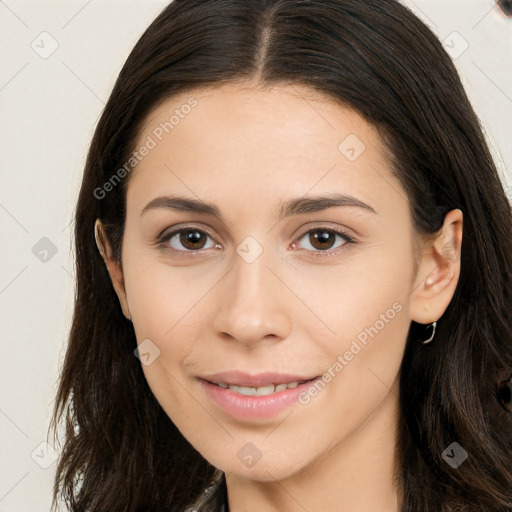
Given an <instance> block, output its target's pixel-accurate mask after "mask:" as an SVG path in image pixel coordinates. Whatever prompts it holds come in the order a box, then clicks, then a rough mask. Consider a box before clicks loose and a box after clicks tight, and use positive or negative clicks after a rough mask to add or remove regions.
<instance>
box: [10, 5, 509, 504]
mask: <svg viewBox="0 0 512 512" xmlns="http://www.w3.org/2000/svg"><path fill="white" fill-rule="evenodd" d="M404 3H405V4H407V5H408V6H410V7H411V8H412V9H413V10H414V11H415V12H416V13H417V14H418V15H419V16H420V17H421V18H422V19H423V20H424V21H425V22H426V23H427V24H428V25H429V26H430V27H431V28H432V29H433V30H434V32H435V33H436V34H437V35H438V37H439V38H440V39H441V40H443V41H444V42H445V47H446V48H447V50H448V51H449V52H450V54H451V56H452V58H453V59H454V61H455V64H456V66H457V68H458V70H459V72H460V73H461V75H462V79H463V82H464V85H465V87H466V89H467V92H468V94H469V97H470V99H471V101H472V102H473V105H474V107H475V109H476V111H477V114H478V116H479V117H480V119H481V121H482V123H483V125H484V127H485V129H486V133H487V136H488V138H489V143H490V144H491V148H492V151H493V154H494V156H495V158H496V161H497V164H498V167H499V170H500V175H501V177H502V180H503V183H504V185H505V186H506V187H510V188H509V189H508V193H509V197H512V175H511V174H507V172H506V171H505V169H512V144H510V138H511V135H512V126H511V120H512V73H511V67H510V64H511V61H510V55H511V50H512V20H509V19H507V18H505V17H504V16H503V15H502V14H500V13H499V12H498V11H497V9H496V8H495V6H494V2H493V1H492V0H435V1H433V0H414V2H413V1H410V0H404ZM166 4H167V1H166V0H145V1H140V0H139V1H135V0H124V1H113V0H88V1H87V0H79V1H74V0H73V1H71V0H67V1H60V2H50V1H41V0H37V1H36V0H33V1H22V0H4V1H2V0H0V33H1V36H0V37H1V59H2V60H1V66H0V109H1V110H0V111H1V118H0V119H1V122H0V141H1V148H2V151H1V153H0V155H1V161H0V168H1V171H0V228H1V231H0V233H1V240H2V251H1V273H0V312H1V319H0V339H1V357H0V447H1V452H0V512H14V511H16V512H21V511H24V512H25V511H29V510H30V511H49V509H50V492H51V487H52V484H53V477H54V471H55V458H56V455H57V451H58V446H57V447H53V446H51V445H49V444H48V443H47V442H46V441H47V431H48V421H49V417H50V412H51V410H52V407H53V399H54V394H55V390H56V384H57V377H58V372H59V367H60V364H61V363H62V359H63V356H64V352H65V347H66V342H67V334H68V331H69V327H70V320H71V315H72V311H73V309H72V308H73V294H74V276H73V267H74V264H73V255H72V240H71V235H72V229H73V220H72V215H73V209H74V205H75V202H76V198H77V193H78V190H79V186H80V182H81V174H82V169H83V165H84V161H85V156H86V152H87V148H88V144H89V142H90V139H91V136H92V133H93V130H94V127H95V124H96V122H97V120H98V117H99V115H100V112H101V110H102V108H103V106H104V104H105V102H106V100H107V98H108V96H109V94H110V91H111V88H112V86H113V84H114V81H115V79H116V76H117V74H118V72H119V70H120V68H121V66H122V65H123V63H124V61H125V59H126V57H127V56H128V53H129V52H130V50H131V48H132V47H133V45H134V44H135V42H136V41H137V39H138V38H139V36H140V35H141V34H142V32H143V31H144V30H145V28H146V27H147V26H148V25H149V23H150V22H151V21H152V20H153V19H154V18H155V17H156V15H157V14H158V13H159V12H160V10H161V9H162V8H163V7H164V6H165V5H166ZM50 440H51V439H50Z"/></svg>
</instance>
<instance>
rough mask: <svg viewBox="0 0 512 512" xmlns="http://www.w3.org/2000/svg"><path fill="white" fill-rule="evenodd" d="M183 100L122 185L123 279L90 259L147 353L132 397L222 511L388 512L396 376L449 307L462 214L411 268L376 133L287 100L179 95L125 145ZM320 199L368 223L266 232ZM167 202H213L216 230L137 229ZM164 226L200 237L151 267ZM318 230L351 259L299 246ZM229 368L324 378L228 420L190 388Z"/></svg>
mask: <svg viewBox="0 0 512 512" xmlns="http://www.w3.org/2000/svg"><path fill="white" fill-rule="evenodd" d="M191 96H193V97H194V98H195V99H196V100H197V102H198V104H197V106H196V107H195V109H193V110H192V111H191V112H190V113H189V114H188V115H186V116H184V118H183V119H180V122H179V124H177V125H176V126H175V127H174V128H173V130H172V131H170V132H169V134H166V135H165V136H164V137H163V138H162V140H161V141H159V142H158V144H157V145H156V147H154V148H153V149H151V151H150V152H149V153H148V154H147V156H145V157H144V159H143V160H142V161H141V162H140V163H139V164H138V165H137V167H136V168H135V169H134V171H132V172H133V173H134V174H133V175H132V176H131V181H130V183H129V185H128V190H127V216H126V226H125V232H124V241H123V250H122V263H120V262H116V261H114V260H113V259H112V258H111V257H110V256H111V251H110V247H109V246H108V245H106V246H102V245H101V243H99V248H100V250H101V252H102V255H103V257H104V259H105V262H106V263H107V266H108V269H109V272H110V276H111V278H112V283H113V285H114V288H115V290H116V292H117V295H118V297H119V301H120V303H121V306H122V308H123V312H124V314H125V315H126V316H127V317H128V318H131V320H132V322H133V326H134V329H135V333H136V336H137V340H138V343H141V342H142V341H143V340H145V339H149V340H151V342H152V343H153V344H154V346H156V347H158V349H159V350H160V355H159V357H157V358H156V359H155V361H154V362H153V363H152V364H151V365H147V366H146V365H143V370H144V374H145V376H146V378H147V381H148V383H149V385H150V387H151V389H152V391H153V393H154V394H155V396H156V398H157V399H158V401H159V403H160V404H161V405H162V407H163V408H164V410H165V411H166V413H167V414H168V415H169V417H170V418H171V419H172V420H173V422H174V423H175V424H176V425H177V427H178V428H179V429H180V431H181V432H182V433H183V435H184V436H185V437H186V438H187V439H188V440H189V441H190V443H191V444H192V445H193V446H194V447H195V448H196V449H197V450H198V451H199V452H200V453H201V454H202V455H203V456H204V457H205V458H206V459H207V460H208V461H209V462H211V463H212V464H213V465H214V466H216V467H218V468H220V469H221V470H222V471H224V472H225V473H226V476H227V486H228V496H229V507H230V510H231V512H253V511H254V512H256V511H258V512H271V511H272V512H275V511H281V512H296V511H304V510H307V511H308V512H321V511H322V512H323V511H325V510H336V511H337V512H355V511H357V512H375V511H377V510H378V511H379V512H397V511H398V510H399V507H400V489H396V488H395V487H394V486H393V481H392V479H393V464H394V456H395V445H396V432H395V425H396V419H397V414H398V412H397V411H398V387H397V384H398V382H397V374H398V370H399V366H400V362H401V360H402V356H403V351H404V347H405V341H406V336H407V333H408V329H409V326H410V322H411V320H414V321H416V322H419V323H421V324H429V323H431V322H433V321H435V320H438V319H439V318H440V317H441V316H442V314H443V313H444V311H445V310H446V308H447V306H448V304H449V302H450V300H451V299H452V297H453V293H454V291H455V288H456V285H457V281H458V278H459V275H460V246H461V240H462V212H461V211H460V210H453V211H451V212H449V213H448V214H447V215H446V217H445V222H444V225H443V227H442V229H441V230H440V232H439V236H438V238H437V239H436V240H434V241H432V242H429V243H428V244H425V245H424V246H423V247H422V249H421V252H419V253H416V252H415V247H416V245H415V240H416V238H415V236H416V235H415V232H414V230H413V228H412V221H411V217H410V213H409V203H408V200H407V195H406V193H405V191H404V190H403V188H402V187H401V185H400V183H399V181H398V180H397V179H396V178H395V177H394V176H393V175H392V173H391V168H390V163H389V162H388V160H387V158H386V153H385V151H384V149H383V144H382V141H381V139H380V137H379V135H378V133H377V131H376V130H375V129H374V128H373V127H371V126H370V125H369V124H368V123H366V122H365V121H364V120H363V118H362V117H360V116H359V115H358V114H357V113H355V112H354V111H352V110H350V109H347V108H345V107H342V106H340V105H338V104H336V103H334V102H332V101H330V100H328V99H326V98H322V97H320V96H319V95H318V94H315V93H314V92H313V91H311V90H309V89H307V88H305V87H301V86H293V87H291V86H282V87H279V88H277V89H274V90H266V91H263V90H261V89H258V88H256V87H252V86H247V87H243V88H242V87H240V86H239V85H234V84H231V85H228V86H222V87H219V88H214V89H211V90H209V91H204V90H203V91H195V92H193V93H187V94H182V95H180V96H177V97H175V98H172V99H171V100H168V101H166V102H164V103H162V104H161V105H160V106H159V107H158V108H157V109H156V110H155V111H153V112H152V113H151V114H150V116H149V117H148V119H147V122H146V123H145V128H144V131H143V132H142V133H141V134H140V137H139V140H138V144H137V147H139V146H141V145H142V144H143V143H144V141H145V140H147V137H148V136H151V134H152V131H153V130H154V128H155V127H156V126H158V125H159V123H161V122H165V121H166V120H168V119H169V116H170V115H171V114H172V112H173V110H174V109H175V108H179V107H180V105H183V104H184V103H185V102H186V101H187V99H188V98H190V97H191ZM350 134H355V136H357V138H358V140H359V141H361V142H362V143H363V144H364V146H365V148H364V151H362V153H361V154H360V155H359V156H358V157H357V158H355V159H354V158H353V157H354V155H357V153H358V152H360V150H361V147H362V146H357V148H356V151H355V152H353V151H351V148H352V147H354V141H355V142H357V139H349V141H350V142H351V143H352V144H349V145H348V148H346V147H345V146H343V145H342V149H341V151H340V149H339V145H340V143H341V142H342V141H344V140H345V139H346V137H347V136H349V135H350ZM358 148H359V149H358ZM347 149H348V153H347ZM347 155H348V157H350V158H348V157H347ZM333 193H339V194H344V195H348V196H352V197H354V198H356V199H358V200H359V201H361V202H364V203H365V204H366V205H368V206H370V207H371V209H373V210H374V211H371V209H368V208H366V207H359V206H354V205H352V206H336V207H330V208H327V209H323V210H319V211H315V212H305V213H296V214H294V215H292V216H290V217H286V218H283V219H279V218H278V212H279V208H280V204H281V202H282V201H284V200H288V199H291V198H300V197H303V196H308V197H309V196H316V195H324V194H333ZM171 194H173V195H179V196H184V197H186V198H192V199H201V200H203V201H206V202H208V203H213V204H215V205H216V206H217V207H218V209H219V210H220V212H221V214H222V219H221V218H217V217H215V216H213V215H210V214H205V213H198V212H192V211H176V210H172V209H169V208H163V207H160V208H152V209H148V210H146V211H145V212H144V213H143V209H144V207H145V206H146V205H147V204H148V203H149V202H150V201H151V200H153V199H154V198H156V197H159V196H166V195H171ZM178 225H179V226H178ZM172 226H177V227H179V228H181V229H184V228H185V227H187V228H188V229H189V230H190V229H191V230H192V232H196V230H199V233H203V238H201V237H199V234H198V235H197V236H198V237H199V239H198V241H196V242H193V243H195V244H196V245H192V243H189V244H188V245H184V243H183V242H184V237H182V238H180V237H179V235H175V236H173V237H170V236H168V237H167V239H166V240H165V242H164V243H165V246H166V247H168V248H170V249H174V251H175V252H165V251H164V249H163V247H162V246H159V245H158V243H157V240H158V237H159V234H161V233H162V232H163V231H164V230H166V229H167V233H168V234H170V232H171V231H172V230H170V229H168V228H170V227H172ZM98 228H101V226H100V225H99V224H98ZM315 230H316V231H315ZM325 230H341V231H343V232H345V233H346V234H348V235H349V236H350V237H352V238H353V240H354V243H349V242H348V241H347V239H345V238H344V237H343V236H342V235H337V234H335V233H333V232H330V233H331V238H328V237H327V239H324V240H325V241H324V245H322V244H321V243H320V240H319V239H318V238H315V236H314V235H315V234H317V235H318V234H319V233H320V234H321V233H324V232H325ZM327 233H329V231H327ZM248 236H250V237H252V238H253V239H254V240H255V241H257V244H259V246H260V247H261V248H262V250H263V252H262V253H261V254H260V255H259V256H258V257H257V258H256V259H254V261H251V262H248V261H246V260H245V259H244V258H243V257H242V256H241V254H242V253H239V252H237V248H239V247H246V248H248V249H249V251H256V250H257V249H256V248H257V247H258V245H257V244H255V245H250V246H247V245H244V244H246V243H247V240H245V239H246V237H248ZM324 236H325V234H324ZM251 243H252V242H251ZM192 253H193V254H192ZM253 254H254V253H253ZM415 263H417V266H416V265H415ZM393 305H394V306H393ZM370 326H373V327H374V330H373V335H372V336H370V335H368V331H365V329H367V328H369V327H370ZM375 330H376V331H378V332H377V333H376V334H375ZM364 332H366V333H367V340H366V342H367V343H366V344H365V345H363V344H362V343H361V342H359V343H358V345H359V346H360V350H359V351H358V352H357V353H355V354H354V352H355V350H354V345H353V344H352V343H353V342H354V340H361V338H364V335H363V334H361V333H364ZM358 335H359V338H358ZM434 343H435V340H434ZM351 347H352V349H351ZM347 351H348V352H351V353H352V354H353V355H352V356H350V354H348V353H347ZM339 356H341V357H342V359H343V361H344V363H343V364H341V363H340V364H341V369H340V365H335V362H336V361H338V362H339V361H340V360H339V359H338V358H339ZM233 369H236V370H242V371H245V372H247V373H249V374H251V375H254V374H258V373H260V372H263V371H277V372H285V373H292V374H298V375H304V376H317V375H319V376H321V375H324V374H325V373H326V372H329V371H330V372H331V379H330V380H329V382H327V383H326V385H325V386H324V387H323V388H322V389H321V390H319V391H317V393H316V394H315V395H314V396H310V395H309V400H306V399H307V396H306V397H303V398H304V400H303V403H301V402H296V403H294V404H293V405H291V406H290V407H288V408H287V409H286V410H284V411H282V412H280V413H279V414H277V415H276V416H275V417H272V418H270V419H264V420H254V419H251V420H241V419H239V418H233V417H231V416H230V415H229V414H226V413H225V411H223V410H222V409H221V408H219V407H218V406H217V404H216V403H214V402H212V400H211V399H210V398H209V397H208V396H207V395H206V394H205V392H204V389H203V386H202V384H201V382H200V380H199V379H198V376H201V375H205V374H211V373H216V372H223V371H228V370H233ZM247 443H252V445H254V447H255V448H252V447H251V448H250V449H251V450H253V451H254V453H253V454H254V455H258V456H260V457H261V458H260V459H259V460H258V462H257V463H255V464H253V465H252V466H251V465H248V464H247V461H244V459H243V457H241V456H240V452H239V451H240V450H241V448H242V447H244V446H246V444H247ZM252 445H248V446H252Z"/></svg>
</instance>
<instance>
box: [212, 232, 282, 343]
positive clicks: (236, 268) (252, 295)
mask: <svg viewBox="0 0 512 512" xmlns="http://www.w3.org/2000/svg"><path fill="white" fill-rule="evenodd" d="M273 256H275V255H273V254H272V251H271V250H270V249H268V250H264V248H263V245H262V244H260V243H259V242H258V241H257V240H256V239H255V238H254V237H246V238H245V239H244V240H243V241H242V242H241V243H240V244H239V245H238V246H237V247H236V253H234V254H233V267H232V270H231V272H230V273H229V276H227V279H226V281H225V283H224V288H223V291H222V295H223V296H222V298H221V300H220V301H219V311H218V314H217V317H216V321H215V329H216V331H217V332H218V333H225V334H227V335H229V336H231V337H232V338H234V339H236V340H237V341H239V342H240V343H243V344H246V345H247V344H254V343H257V342H258V341H259V340H262V339H264V338H266V337H268V336H273V337H276V338H279V339H281V338H285V337H286V336H287V335H288V333H289V330H290V328H291V320H290V318H289V311H288V310H287V307H286V303H287V301H288V300H289V298H287V297H286V296H285V295H284V294H283V290H282V289H280V286H282V285H280V283H279V280H278V279H276V277H275V276H274V274H273V272H272V271H271V270H270V268H271V267H272V266H273V265H272V261H273V260H274V257H273Z"/></svg>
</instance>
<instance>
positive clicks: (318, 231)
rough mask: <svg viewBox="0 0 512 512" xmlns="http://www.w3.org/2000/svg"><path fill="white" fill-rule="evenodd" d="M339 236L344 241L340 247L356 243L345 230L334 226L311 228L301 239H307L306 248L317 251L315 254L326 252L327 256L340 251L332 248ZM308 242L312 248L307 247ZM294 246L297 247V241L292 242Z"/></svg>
mask: <svg viewBox="0 0 512 512" xmlns="http://www.w3.org/2000/svg"><path fill="white" fill-rule="evenodd" d="M337 237H338V238H341V239H342V241H343V243H342V244H341V245H338V247H343V246H344V245H347V244H353V243H355V240H354V239H353V238H352V237H351V236H349V235H348V234H347V233H345V232H344V231H340V230H337V229H332V228H331V229H329V228H325V227H318V228H315V229H310V230H309V231H307V232H306V233H304V234H303V235H301V236H300V237H299V240H302V239H306V242H307V243H306V249H307V250H311V251H313V252H314V253H317V254H315V256H323V254H321V253H326V254H325V255H326V256H327V255H332V254H335V253H337V252H338V251H336V250H334V251H333V250H330V249H332V247H333V245H334V244H335V242H336V238H337ZM307 244H309V246H310V247H311V249H310V248H308V247H307ZM292 247H293V248H294V249H295V247H296V244H295V242H294V243H293V244H292Z"/></svg>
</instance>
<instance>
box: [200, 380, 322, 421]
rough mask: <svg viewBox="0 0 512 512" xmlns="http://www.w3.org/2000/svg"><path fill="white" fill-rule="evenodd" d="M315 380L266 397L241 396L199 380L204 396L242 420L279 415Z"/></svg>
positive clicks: (227, 412) (230, 414)
mask: <svg viewBox="0 0 512 512" xmlns="http://www.w3.org/2000/svg"><path fill="white" fill-rule="evenodd" d="M315 381H316V379H314V380H310V381H308V382H304V383H303V384H299V385H298V386H297V387H296V388H292V389H284V390H283V391H278V392H277V393H272V394H271V395H266V396H256V395H251V396H247V395H242V394H241V393H236V392H235V391H231V389H229V388H221V387H220V386H217V384H212V383H211V382H208V381H207V380H203V379H201V382H202V384H203V386H204V389H205V391H206V394H207V395H208V396H209V397H210V398H212V399H213V401H214V402H215V403H216V404H217V405H218V406H219V407H220V408H221V409H222V410H223V411H224V412H225V413H226V414H228V415H229V416H232V417H234V418H238V419H242V420H256V419H269V418H274V417H275V416H277V415H278V414H279V413H281V412H283V411H284V410H285V409H287V408H288V407H290V406H291V405H292V404H294V403H296V402H298V397H299V395H300V394H301V393H302V392H304V391H306V390H307V389H308V388H309V387H310V386H312V385H313V384H314V383H315Z"/></svg>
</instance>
